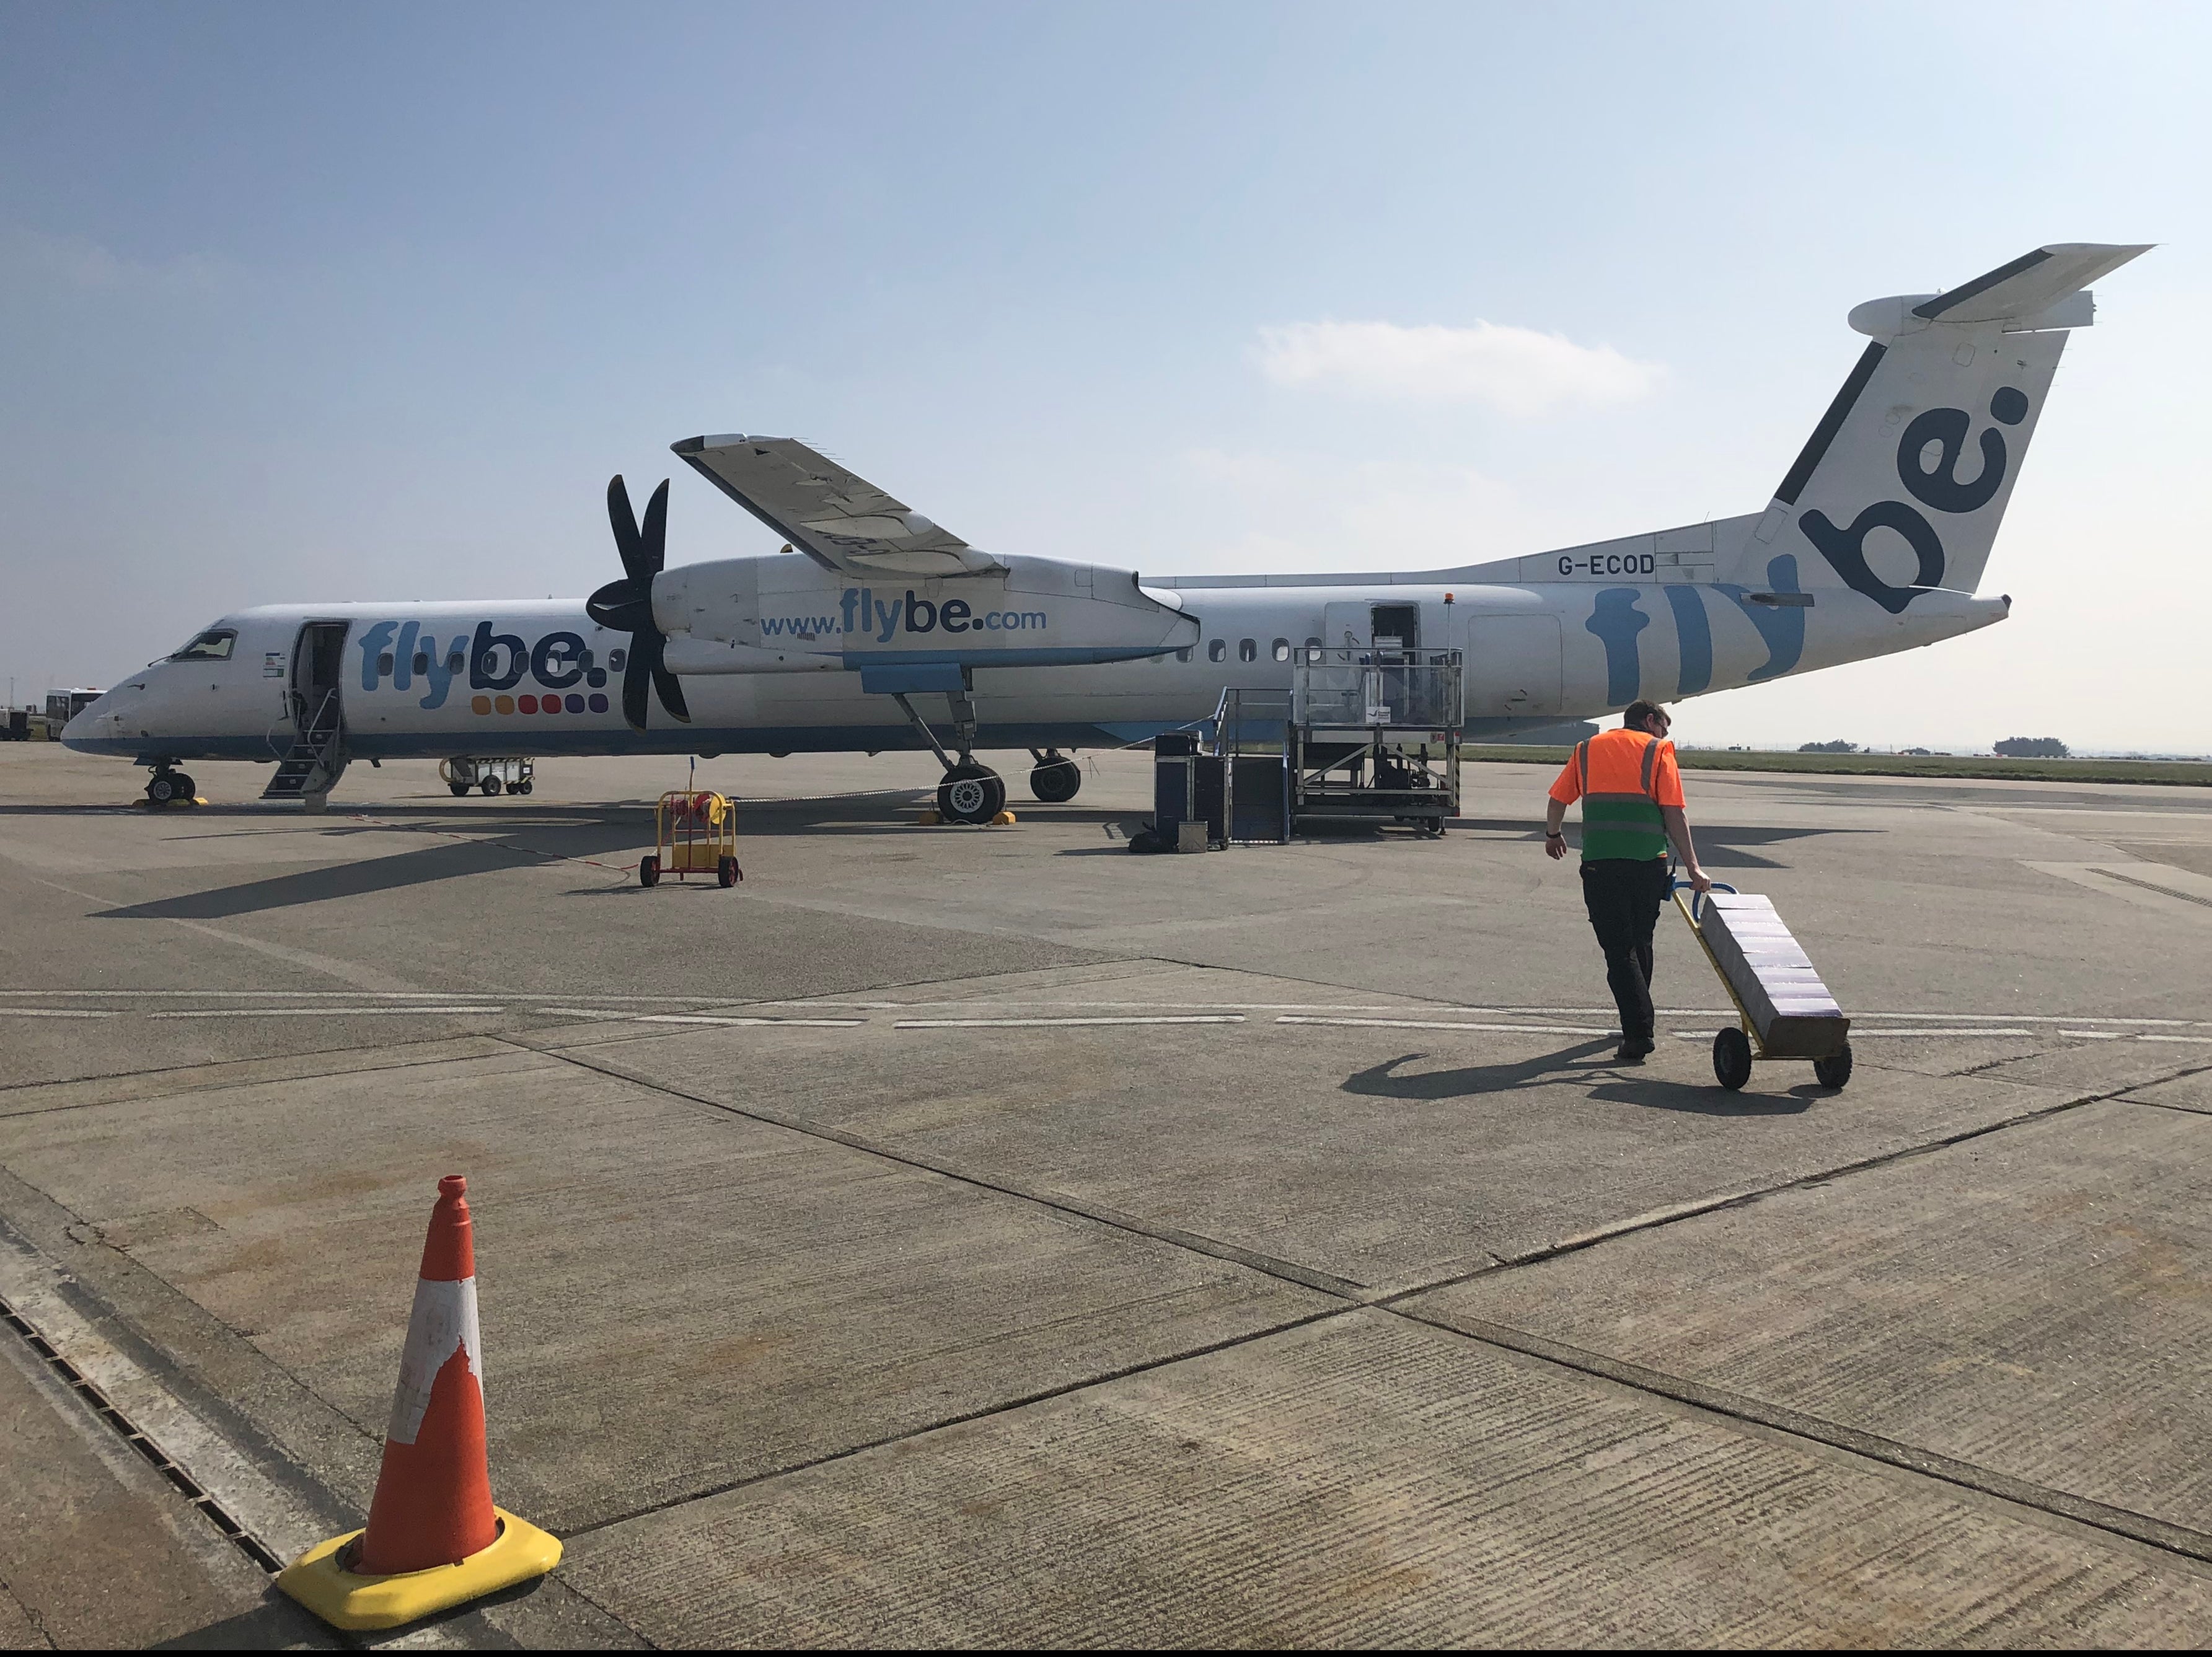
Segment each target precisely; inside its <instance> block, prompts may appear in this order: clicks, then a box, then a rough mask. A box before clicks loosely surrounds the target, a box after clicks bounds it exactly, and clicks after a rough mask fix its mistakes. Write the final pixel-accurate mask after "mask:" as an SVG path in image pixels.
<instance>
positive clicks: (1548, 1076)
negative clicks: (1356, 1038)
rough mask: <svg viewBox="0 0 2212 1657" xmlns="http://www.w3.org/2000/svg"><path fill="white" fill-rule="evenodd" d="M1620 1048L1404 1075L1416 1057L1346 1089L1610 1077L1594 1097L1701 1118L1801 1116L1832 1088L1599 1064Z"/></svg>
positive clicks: (1490, 1088)
mask: <svg viewBox="0 0 2212 1657" xmlns="http://www.w3.org/2000/svg"><path fill="white" fill-rule="evenodd" d="M1612 1049H1613V1038H1612V1037H1611V1036H1605V1037H1602V1038H1601V1039H1599V1040H1597V1041H1578V1042H1577V1043H1576V1044H1575V1045H1574V1046H1572V1047H1561V1048H1560V1049H1559V1050H1558V1051H1557V1052H1556V1053H1539V1054H1537V1055H1535V1056H1534V1058H1530V1059H1516V1060H1514V1061H1513V1062H1511V1063H1510V1064H1503V1065H1462V1067H1461V1068H1459V1069H1457V1070H1437V1071H1420V1072H1419V1073H1418V1074H1414V1075H1411V1076H1401V1075H1400V1074H1398V1070H1399V1067H1400V1066H1401V1065H1410V1064H1412V1063H1413V1062H1414V1061H1415V1060H1417V1059H1424V1058H1426V1057H1427V1055H1426V1054H1425V1053H1403V1054H1401V1055H1400V1056H1399V1057H1397V1058H1395V1059H1386V1060H1384V1061H1383V1063H1382V1064H1379V1065H1370V1066H1368V1068H1366V1069H1365V1070H1362V1071H1353V1072H1352V1074H1351V1075H1350V1076H1348V1077H1346V1078H1345V1080H1344V1084H1343V1091H1345V1092H1346V1093H1352V1094H1358V1095H1360V1096H1364V1097H1367V1098H1375V1099H1405V1100H1413V1101H1419V1102H1422V1103H1424V1104H1431V1103H1435V1102H1438V1101H1441V1100H1445V1099H1471V1098H1479V1097H1480V1096H1483V1095H1486V1094H1497V1093H1520V1092H1526V1091H1529V1090H1532V1089H1537V1088H1542V1087H1547V1086H1551V1085H1553V1084H1554V1083H1559V1082H1563V1081H1571V1080H1573V1079H1574V1078H1576V1077H1590V1078H1593V1079H1596V1078H1603V1080H1602V1081H1601V1084H1600V1085H1598V1086H1596V1087H1593V1088H1592V1089H1590V1090H1589V1097H1591V1098H1593V1099H1602V1100H1605V1101H1607V1102H1616V1103H1620V1104H1629V1105H1641V1106H1644V1107H1645V1108H1648V1109H1652V1110H1674V1111H1685V1112H1687V1113H1689V1114H1692V1115H1698V1116H1795V1115H1797V1114H1801V1113H1802V1112H1803V1111H1805V1110H1807V1109H1808V1108H1810V1107H1811V1106H1812V1104H1813V1102H1814V1100H1815V1099H1816V1098H1819V1097H1820V1096H1823V1095H1825V1093H1826V1089H1819V1088H1800V1089H1791V1091H1790V1093H1789V1094H1788V1095H1786V1096H1779V1097H1778V1096H1772V1095H1767V1094H1753V1095H1748V1096H1747V1095H1744V1094H1741V1093H1729V1092H1728V1091H1726V1090H1725V1089H1723V1088H1721V1087H1719V1086H1717V1085H1715V1086H1712V1087H1692V1086H1690V1085H1687V1084H1686V1083H1680V1082H1669V1081H1667V1080H1664V1079H1663V1078H1662V1077H1656V1076H1654V1077H1641V1076H1638V1075H1637V1074H1636V1073H1635V1072H1634V1071H1631V1070H1626V1069H1624V1068H1620V1067H1616V1066H1615V1065H1613V1064H1611V1063H1610V1062H1607V1061H1604V1060H1601V1059H1599V1057H1598V1056H1599V1055H1600V1054H1602V1053H1610V1052H1611V1051H1612Z"/></svg>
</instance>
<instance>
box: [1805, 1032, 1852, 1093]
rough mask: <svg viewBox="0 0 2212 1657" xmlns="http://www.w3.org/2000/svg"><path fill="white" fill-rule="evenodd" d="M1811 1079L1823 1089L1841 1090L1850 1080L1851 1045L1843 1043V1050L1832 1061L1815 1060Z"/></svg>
mask: <svg viewBox="0 0 2212 1657" xmlns="http://www.w3.org/2000/svg"><path fill="white" fill-rule="evenodd" d="M1813 1077H1814V1080H1815V1081H1817V1082H1819V1083H1820V1085H1821V1086H1822V1087H1824V1088H1841V1087H1844V1086H1847V1085H1849V1083H1850V1079H1851V1044H1850V1042H1848V1041H1846V1042H1844V1050H1843V1051H1842V1052H1841V1053H1838V1054H1837V1055H1836V1056H1835V1057H1834V1058H1832V1059H1814V1061H1813Z"/></svg>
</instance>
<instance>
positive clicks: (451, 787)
mask: <svg viewBox="0 0 2212 1657" xmlns="http://www.w3.org/2000/svg"><path fill="white" fill-rule="evenodd" d="M446 788H447V792H450V793H451V794H452V795H453V798H455V799H461V798H465V796H466V795H467V793H468V792H469V786H468V784H466V783H465V782H449V783H447V785H446Z"/></svg>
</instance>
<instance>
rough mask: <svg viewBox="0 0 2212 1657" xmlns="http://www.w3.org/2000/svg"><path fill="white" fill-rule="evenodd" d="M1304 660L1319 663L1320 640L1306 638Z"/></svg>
mask: <svg viewBox="0 0 2212 1657" xmlns="http://www.w3.org/2000/svg"><path fill="white" fill-rule="evenodd" d="M1306 660H1308V661H1309V662H1311V663H1314V664H1315V665H1319V664H1320V662H1321V640H1318V639H1309V640H1306Z"/></svg>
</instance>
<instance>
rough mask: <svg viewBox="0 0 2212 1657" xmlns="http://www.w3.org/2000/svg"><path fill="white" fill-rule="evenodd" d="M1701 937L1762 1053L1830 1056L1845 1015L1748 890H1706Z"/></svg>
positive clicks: (1844, 1035)
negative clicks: (1755, 1033)
mask: <svg viewBox="0 0 2212 1657" xmlns="http://www.w3.org/2000/svg"><path fill="white" fill-rule="evenodd" d="M1702 925H1703V926H1704V930H1705V942H1706V944H1708V945H1710V946H1711V950H1712V952H1713V962H1714V964H1715V965H1716V966H1717V967H1718V968H1720V970H1721V974H1722V976H1723V977H1724V978H1726V979H1727V980H1728V981H1729V988H1731V989H1732V990H1734V991H1735V996H1736V999H1737V1000H1738V1001H1740V1002H1741V1003H1742V1004H1743V1009H1744V1011H1746V1012H1747V1013H1748V1014H1749V1015H1750V1017H1751V1022H1752V1024H1753V1028H1754V1029H1756V1030H1757V1031H1758V1034H1759V1047H1760V1049H1761V1054H1762V1056H1763V1057H1765V1058H1768V1059H1829V1058H1833V1057H1834V1056H1835V1055H1836V1054H1838V1053H1841V1052H1843V1050H1844V1043H1845V1041H1848V1040H1849V1039H1850V1031H1851V1021H1850V1019H1848V1018H1846V1017H1844V1010H1843V1009H1842V1008H1841V1007H1839V1006H1838V1005H1836V998H1835V997H1834V996H1832V995H1831V994H1830V993H1829V992H1828V986H1826V984H1823V983H1822V982H1821V981H1820V974H1819V973H1817V972H1815V971H1814V970H1813V963H1812V962H1811V961H1810V960H1808V958H1807V957H1806V955H1805V951H1804V950H1803V949H1802V948H1801V947H1800V946H1799V944H1798V942H1797V940H1796V938H1793V937H1791V936H1790V929H1789V928H1788V927H1787V926H1784V925H1783V924H1782V917H1781V916H1780V915H1778V914H1777V913H1775V911H1774V904H1773V901H1771V899H1768V898H1765V897H1761V896H1759V895H1758V894H1757V893H1755V892H1743V893H1735V892H1719V891H1715V892H1709V893H1707V894H1706V895H1705V920H1704V921H1703V923H1702Z"/></svg>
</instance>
